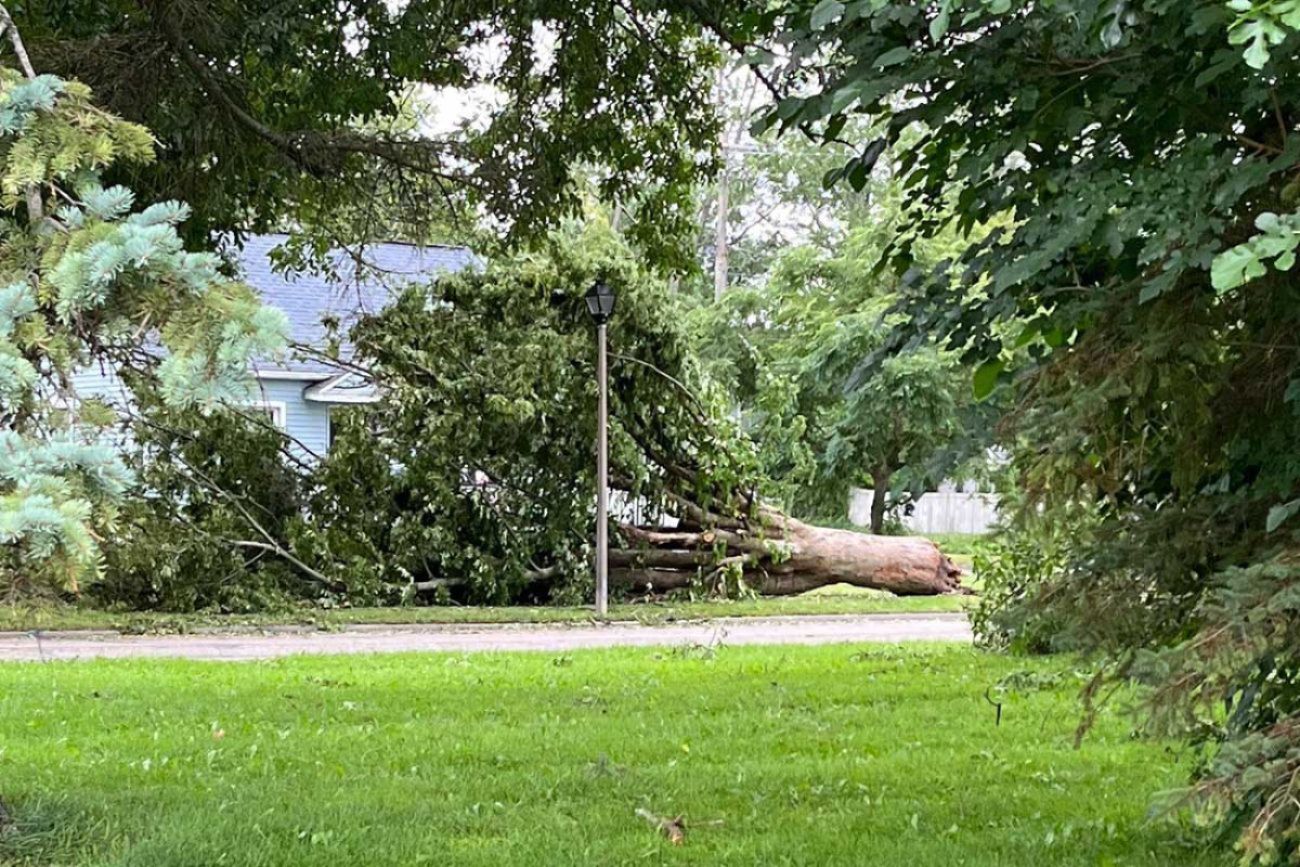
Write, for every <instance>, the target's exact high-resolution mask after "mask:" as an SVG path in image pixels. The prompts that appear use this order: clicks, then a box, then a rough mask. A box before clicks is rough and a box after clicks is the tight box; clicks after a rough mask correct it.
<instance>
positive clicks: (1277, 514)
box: [1264, 500, 1300, 533]
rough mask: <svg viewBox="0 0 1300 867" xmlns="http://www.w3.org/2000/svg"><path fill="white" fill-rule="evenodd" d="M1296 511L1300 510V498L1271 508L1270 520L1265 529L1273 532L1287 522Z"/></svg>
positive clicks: (1269, 512)
mask: <svg viewBox="0 0 1300 867" xmlns="http://www.w3.org/2000/svg"><path fill="white" fill-rule="evenodd" d="M1296 512H1300V500H1292V501H1291V502H1289V503H1283V504H1281V505H1279V506H1274V507H1273V508H1271V509H1269V510H1268V521H1267V523H1266V524H1265V527H1264V529H1265V531H1266V532H1269V533H1272V532H1273V531H1274V530H1276V529H1277V528H1278V527H1280V526H1282V525H1283V524H1284V523H1286V521H1287V520H1288V519H1289V518H1290V517H1291V516H1292V515H1294V514H1295V513H1296Z"/></svg>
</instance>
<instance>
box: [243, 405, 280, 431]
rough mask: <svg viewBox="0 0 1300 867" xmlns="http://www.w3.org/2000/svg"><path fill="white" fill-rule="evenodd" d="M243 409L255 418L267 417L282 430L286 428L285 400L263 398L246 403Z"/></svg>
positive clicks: (267, 419) (266, 418)
mask: <svg viewBox="0 0 1300 867" xmlns="http://www.w3.org/2000/svg"><path fill="white" fill-rule="evenodd" d="M241 409H242V410H243V411H244V412H246V413H247V414H249V415H251V416H252V417H253V418H258V419H265V420H266V421H268V422H270V423H271V424H272V425H273V426H275V427H277V428H279V429H280V430H284V429H285V418H284V415H285V413H284V401H281V400H262V401H257V402H256V403H246V404H244V405H243V406H242V407H241Z"/></svg>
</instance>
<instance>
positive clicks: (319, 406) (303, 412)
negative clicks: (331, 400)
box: [255, 379, 330, 457]
mask: <svg viewBox="0 0 1300 867" xmlns="http://www.w3.org/2000/svg"><path fill="white" fill-rule="evenodd" d="M315 382H316V380H300V379H261V380H258V383H257V393H258V397H257V398H255V399H258V400H262V401H265V402H266V403H268V404H273V405H282V406H283V407H284V422H283V423H284V432H285V433H286V434H288V435H289V438H290V446H291V447H293V446H295V445H301V446H302V447H303V448H305V449H306V450H307V451H308V452H309V453H310V454H311V455H315V456H317V457H324V456H325V453H326V452H328V451H329V447H330V412H329V411H330V408H329V404H327V403H318V402H316V401H310V400H306V399H304V398H303V396H302V393H303V391H304V390H305V389H307V388H309V387H310V386H312V385H314V384H315Z"/></svg>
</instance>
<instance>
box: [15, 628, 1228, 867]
mask: <svg viewBox="0 0 1300 867" xmlns="http://www.w3.org/2000/svg"><path fill="white" fill-rule="evenodd" d="M1021 667H1023V663H1022V662H1018V661H1014V660H1009V659H1006V658H1001V657H997V656H992V655H987V654H982V653H979V652H977V651H974V650H971V649H955V648H937V647H924V646H907V647H899V646H883V647H882V646H871V647H851V646H843V645H841V646H829V647H819V648H789V647H786V648H776V647H770V648H726V647H723V648H721V649H718V650H713V651H710V650H704V649H699V648H695V649H689V648H688V649H683V650H675V651H674V650H667V649H660V650H654V649H620V650H602V651H584V652H579V653H573V654H571V655H564V656H550V655H547V654H477V655H446V654H443V655H410V656H378V657H334V658H330V657H325V658H294V659H283V660H277V661H273V662H265V663H240V664H230V663H197V662H179V661H171V662H160V661H136V662H121V661H116V662H110V661H100V662H92V663H48V664H13V663H11V664H7V665H0V737H2V738H3V741H2V742H0V797H3V798H4V800H5V803H6V804H7V806H8V809H9V811H10V812H11V814H12V815H13V817H14V822H15V824H14V826H13V827H11V828H10V829H9V830H8V831H7V832H5V833H4V834H3V835H2V836H0V863H6V864H11V865H38V864H40V865H44V864H62V865H92V864H93V865H137V867H153V865H159V867H161V865H168V867H172V865H215V864H228V865H276V867H279V865H322V864H347V865H361V864H365V865H411V864H458V865H459V864H482V865H493V867H496V865H532V864H584V865H585V864H630V863H647V862H648V863H656V864H660V863H663V864H677V863H683V864H685V863H690V864H745V865H751V864H765V865H768V864H806V865H826V864H846V865H848V864H851V865H891V867H893V865H909V867H910V865H918V867H928V865H935V867H939V865H942V867H948V865H959V864H960V865H968V867H981V865H1035V867H1042V865H1172V864H1178V865H1187V867H1201V865H1204V867H1208V865H1216V864H1225V863H1228V859H1226V858H1225V857H1224V856H1222V855H1221V854H1220V853H1216V852H1214V851H1212V850H1203V849H1200V848H1197V846H1196V845H1194V842H1193V838H1192V837H1190V836H1189V835H1188V834H1187V833H1186V832H1185V830H1183V829H1182V828H1181V827H1180V826H1178V825H1175V824H1172V823H1170V822H1166V821H1155V822H1152V821H1148V820H1147V812H1148V807H1149V806H1150V804H1151V802H1152V797H1153V795H1154V793H1155V792H1156V791H1157V790H1160V789H1163V788H1166V787H1169V786H1173V785H1176V784H1178V783H1179V782H1181V781H1182V780H1183V778H1184V775H1185V771H1186V767H1185V761H1183V759H1182V757H1180V756H1179V754H1178V753H1176V752H1174V751H1172V750H1170V749H1169V748H1167V747H1165V746H1163V745H1161V744H1158V743H1151V742H1143V741H1139V740H1136V739H1134V738H1132V737H1130V727H1129V725H1128V724H1127V723H1126V721H1125V720H1124V718H1123V717H1121V716H1119V715H1118V713H1117V712H1116V711H1115V710H1113V709H1108V710H1106V711H1104V712H1103V714H1102V717H1101V719H1100V720H1099V722H1098V725H1097V727H1096V729H1095V730H1094V732H1093V734H1092V736H1091V737H1090V738H1089V739H1088V740H1087V741H1086V742H1085V743H1084V745H1083V747H1082V748H1081V749H1079V750H1075V749H1073V748H1072V747H1071V733H1072V731H1073V727H1074V724H1075V722H1076V720H1077V713H1078V711H1077V705H1076V703H1075V701H1074V693H1075V691H1076V690H1077V687H1078V680H1077V678H1076V677H1073V676H1069V677H1066V678H1065V680H1064V682H1062V683H1060V684H1057V685H1055V686H1050V687H1048V688H1043V689H1037V690H1034V691H1030V692H1028V693H1025V694H1020V695H1008V696H1006V697H1005V700H1004V707H1003V714H1002V721H1001V724H1000V725H995V716H994V708H993V707H992V706H991V705H990V704H988V703H987V701H986V699H985V691H986V689H987V688H988V687H989V686H990V684H994V683H995V682H997V681H998V680H999V679H1000V678H1002V677H1003V676H1004V675H1006V674H1007V673H1008V672H1010V671H1012V670H1013V669H1017V668H1021ZM1034 669H1035V670H1036V671H1038V672H1040V673H1041V672H1045V671H1047V669H1046V668H1044V664H1041V663H1035V664H1034ZM1045 681H1046V682H1050V678H1039V682H1040V683H1042V682H1045ZM639 808H640V809H644V810H647V811H649V812H650V813H652V814H654V815H657V816H662V817H676V816H679V815H680V816H684V817H685V820H684V821H685V824H686V828H687V831H686V838H685V841H684V843H683V844H682V845H680V846H674V845H672V844H671V843H670V842H669V840H668V839H667V837H666V836H665V835H664V834H663V833H661V832H660V831H658V830H657V829H655V828H654V827H652V826H651V825H650V824H649V823H647V822H646V821H645V820H644V819H643V818H641V817H638V815H637V814H636V811H637V810H638V809H639Z"/></svg>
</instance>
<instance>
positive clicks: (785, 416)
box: [694, 149, 990, 533]
mask: <svg viewBox="0 0 1300 867" xmlns="http://www.w3.org/2000/svg"><path fill="white" fill-rule="evenodd" d="M796 153H798V156H797V157H795V158H792V159H790V160H788V161H778V160H775V158H773V161H772V165H773V170H774V171H776V172H777V173H778V174H781V175H783V176H784V177H785V178H786V179H787V182H788V183H789V184H790V188H791V189H793V190H797V189H800V188H802V187H803V184H800V183H794V182H792V181H790V179H791V178H797V177H798V176H799V174H800V173H802V172H806V171H809V170H810V168H811V170H812V171H820V170H821V169H822V168H823V166H821V165H820V164H818V163H817V162H815V161H808V160H806V159H804V155H803V154H802V153H800V152H799V149H796ZM818 183H820V179H818ZM845 197H846V201H845V202H844V203H843V205H842V206H841V207H831V206H828V207H827V210H826V212H825V214H824V215H823V217H822V221H823V222H822V224H821V227H822V228H821V230H820V231H818V232H816V233H815V234H814V235H813V236H812V239H811V240H810V241H809V243H806V244H803V245H800V246H796V247H794V248H792V249H785V250H784V251H783V252H782V253H780V254H777V255H775V256H774V257H773V259H772V262H771V264H770V266H769V270H768V271H767V272H766V274H764V275H762V276H761V277H759V278H756V280H755V281H754V282H753V283H752V284H751V285H750V286H748V287H737V288H736V289H735V290H733V292H732V293H731V294H730V295H729V296H728V297H727V298H726V299H724V301H723V302H722V303H720V304H716V305H711V306H703V307H701V308H700V309H699V310H697V311H696V313H695V314H694V328H695V332H696V340H697V346H698V351H699V353H700V355H701V358H702V359H703V360H704V363H705V364H706V366H707V368H708V370H709V372H710V375H711V376H713V377H715V378H717V379H719V381H722V382H725V383H727V388H728V392H729V393H730V394H732V395H733V396H734V398H735V400H736V405H737V409H738V411H739V412H740V414H741V418H742V421H743V423H744V425H745V429H746V431H747V433H749V435H750V436H752V437H753V438H754V440H755V443H756V444H757V446H758V448H759V455H760V462H761V465H762V468H763V474H764V476H765V478H766V479H768V480H769V481H770V482H771V486H770V487H769V488H767V493H768V495H769V496H772V497H774V498H775V499H776V500H777V501H778V502H781V503H783V504H784V505H785V506H786V507H787V508H789V509H791V510H792V513H793V514H795V515H798V516H800V517H803V518H809V519H837V520H842V519H843V516H844V512H845V509H846V507H847V503H848V499H849V491H850V488H852V487H866V488H870V489H873V490H875V491H876V492H877V496H876V497H875V499H874V500H873V505H874V513H873V516H872V531H873V532H876V533H879V532H881V531H882V530H883V529H884V519H885V510H886V508H887V507H888V508H893V507H894V506H897V505H900V504H902V503H904V502H906V501H908V500H909V499H910V498H912V497H915V496H918V495H920V494H921V493H923V492H924V491H926V490H929V489H932V488H933V487H934V486H935V485H936V484H938V483H939V482H940V481H941V480H943V479H944V478H946V474H947V473H948V472H950V471H952V470H954V469H955V468H956V467H957V466H958V465H959V464H961V463H962V462H963V461H965V460H970V459H974V458H979V457H982V456H983V453H984V451H985V450H986V449H987V447H988V445H989V443H990V436H989V434H990V431H989V427H988V424H987V421H986V420H985V419H984V418H983V417H984V416H987V415H988V410H989V407H988V406H975V405H974V404H973V402H972V401H971V400H970V389H969V386H968V381H969V371H963V369H962V368H961V366H960V365H959V364H958V363H957V360H956V358H955V357H953V356H952V355H950V354H947V353H943V352H940V351H938V350H937V349H936V348H935V347H933V346H930V345H926V344H924V343H922V344H921V345H918V346H917V347H915V348H912V349H909V350H908V351H907V352H906V353H903V354H900V355H898V356H896V357H894V358H891V359H889V360H888V362H887V363H886V364H884V365H882V366H881V367H880V368H878V369H873V370H872V371H870V373H869V374H868V375H865V376H854V373H855V371H856V369H857V368H858V366H859V364H860V362H861V360H862V358H863V357H865V356H867V355H870V354H872V353H874V352H875V351H877V350H879V349H881V348H882V347H883V346H884V345H885V343H886V340H887V337H888V335H889V331H890V323H889V321H888V316H887V314H888V311H889V308H890V305H891V304H892V303H893V302H894V301H896V300H897V297H898V292H899V291H900V288H901V284H900V281H899V280H898V278H897V277H896V276H895V275H893V274H892V273H889V272H884V273H882V272H880V271H879V270H878V269H877V267H876V266H877V264H878V262H879V259H880V256H881V255H882V252H883V250H884V249H885V247H886V246H887V245H888V243H889V241H890V239H891V238H892V237H893V236H894V234H895V233H896V232H897V231H899V229H900V226H901V225H902V222H903V220H904V215H905V210H904V209H903V207H902V197H901V195H900V192H899V188H898V184H897V183H896V182H895V181H894V180H893V179H891V178H890V177H889V176H888V175H887V174H886V173H883V172H882V173H881V174H880V175H879V176H878V177H876V178H873V179H872V180H871V181H870V183H869V184H868V185H867V187H866V188H864V189H863V190H862V191H861V192H853V191H849V192H848V193H846V194H845ZM962 246H963V242H962V241H961V240H960V239H959V238H957V237H955V235H954V234H953V233H947V234H945V235H943V236H940V237H938V238H936V239H935V240H934V241H933V242H931V243H930V244H929V245H927V247H926V248H925V251H924V255H925V256H926V257H927V259H928V260H929V261H936V262H937V261H938V260H939V259H941V258H943V257H945V256H947V255H950V254H951V253H952V252H953V251H955V250H960V249H961V247H962Z"/></svg>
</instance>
